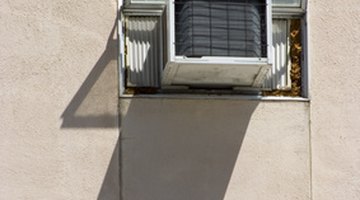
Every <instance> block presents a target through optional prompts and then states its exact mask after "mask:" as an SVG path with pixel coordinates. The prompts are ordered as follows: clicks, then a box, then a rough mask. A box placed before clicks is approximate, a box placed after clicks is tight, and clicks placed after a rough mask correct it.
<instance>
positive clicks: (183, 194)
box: [120, 99, 310, 200]
mask: <svg viewBox="0 0 360 200" xmlns="http://www.w3.org/2000/svg"><path fill="white" fill-rule="evenodd" d="M120 105H121V111H122V120H121V124H122V134H121V141H122V142H121V144H122V145H121V149H122V153H121V155H122V184H123V185H122V186H123V187H122V192H123V193H122V196H123V197H124V199H126V200H137V199H141V200H155V199H156V200H168V199H171V200H183V199H187V200H198V199H206V200H220V199H226V200H241V199H244V200H247V199H257V200H268V199H277V200H281V199H283V200H288V199H310V165H309V164H310V160H309V158H310V157H309V132H308V131H309V118H308V117H309V115H308V114H309V107H308V104H307V103H306V102H259V101H244V100H201V99H199V100H181V99H177V100H176V99H173V100H169V99H152V100H151V99H148V100H145V99H133V100H125V99H124V100H122V101H121V102H120Z"/></svg>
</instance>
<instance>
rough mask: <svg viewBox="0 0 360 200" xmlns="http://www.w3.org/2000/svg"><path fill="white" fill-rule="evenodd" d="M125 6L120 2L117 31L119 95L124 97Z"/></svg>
mask: <svg viewBox="0 0 360 200" xmlns="http://www.w3.org/2000/svg"><path fill="white" fill-rule="evenodd" d="M122 6H123V0H118V10H117V12H118V19H117V30H118V40H119V41H118V45H119V47H118V50H119V55H118V59H119V60H118V67H119V69H118V72H119V95H120V96H121V95H123V94H124V92H125V77H124V76H125V49H124V42H125V40H124V39H125V36H124V33H123V24H122V18H123V16H122V13H121V9H122Z"/></svg>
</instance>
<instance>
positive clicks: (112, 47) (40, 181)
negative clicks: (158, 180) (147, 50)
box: [0, 0, 119, 200]
mask: <svg viewBox="0 0 360 200" xmlns="http://www.w3.org/2000/svg"><path fill="white" fill-rule="evenodd" d="M115 19H116V1H113V0H111V1H110V0H104V1H92V2H89V1H83V0H80V1H65V0H51V1H50V0H33V1H28V0H25V1H24V0H13V1H2V2H1V3H0V27H1V28H0V105H1V106H0V199H86V200H88V199H119V165H118V156H119V154H118V146H117V144H118V137H119V130H118V117H117V77H116V74H117V72H116V71H117V70H116V65H117V64H116V62H117V61H116V56H117V55H116V54H117V53H116V51H117V47H116V40H115V39H114V38H116V37H113V35H112V30H113V28H114V24H115Z"/></svg>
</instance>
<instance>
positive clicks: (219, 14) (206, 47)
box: [175, 0, 267, 57]
mask: <svg viewBox="0 0 360 200" xmlns="http://www.w3.org/2000/svg"><path fill="white" fill-rule="evenodd" d="M175 31H176V33H175V47H176V55H181V56H187V57H201V56H234V57H266V56H267V53H266V49H267V43H266V1H265V0H177V1H175Z"/></svg>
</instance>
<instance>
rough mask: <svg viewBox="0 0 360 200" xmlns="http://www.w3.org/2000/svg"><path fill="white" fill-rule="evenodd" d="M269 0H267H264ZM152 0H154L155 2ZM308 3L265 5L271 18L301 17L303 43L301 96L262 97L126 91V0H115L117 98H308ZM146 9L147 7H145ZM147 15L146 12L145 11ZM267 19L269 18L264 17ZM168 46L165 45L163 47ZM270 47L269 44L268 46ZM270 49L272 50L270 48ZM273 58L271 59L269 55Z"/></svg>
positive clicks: (295, 99)
mask: <svg viewBox="0 0 360 200" xmlns="http://www.w3.org/2000/svg"><path fill="white" fill-rule="evenodd" d="M267 1H270V0H267ZM154 2H155V1H154ZM147 3H148V2H147ZM307 4H308V0H302V3H301V8H287V7H282V8H274V7H273V6H271V7H270V6H268V7H270V9H271V10H272V11H271V13H272V17H271V18H270V21H272V19H273V18H285V19H292V18H299V19H301V30H302V33H301V34H302V35H301V36H302V45H303V53H302V60H301V61H302V63H303V64H302V66H301V67H302V74H301V77H302V95H301V96H300V97H287V96H279V97H277V96H262V95H259V94H255V93H250V94H246V93H245V94H239V93H230V94H228V93H224V94H223V93H220V94H216V93H213V94H209V93H201V92H200V93H198V92H195V93H194V92H193V91H191V90H189V92H185V93H181V92H180V93H176V92H174V93H154V94H144V93H143V94H127V93H125V90H126V87H125V86H126V83H125V82H126V80H125V48H124V43H125V38H124V29H123V23H124V20H123V19H124V15H123V13H122V10H123V6H124V5H125V0H118V13H119V14H118V35H117V36H118V44H119V53H118V69H119V70H118V73H119V74H118V75H119V87H118V88H119V90H118V93H119V97H121V98H137V97H138V98H180V99H187V98H190V99H193V98H194V99H199V98H200V99H209V98H210V99H249V100H270V101H274V100H275V101H279V100H280V101H310V92H309V85H310V70H309V62H308V60H309V43H308V42H309V38H308V35H309V32H310V30H309V27H308V26H307V21H308V15H307ZM139 6H140V7H141V3H139V4H138V3H136V5H134V8H136V9H137V8H138V7H139ZM151 7H157V8H159V7H162V8H163V4H162V3H159V2H157V4H156V5H154V6H151ZM145 10H147V9H145ZM145 15H146V14H145ZM153 15H155V16H160V14H159V13H156V14H155V13H153ZM267 20H269V19H268V18H267ZM270 29H271V34H272V25H271V26H270ZM166 48H167V47H166ZM270 49H271V46H270ZM270 51H272V49H271V50H270ZM271 59H272V58H271Z"/></svg>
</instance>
